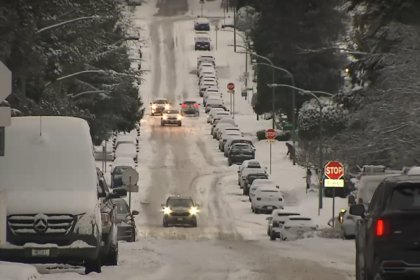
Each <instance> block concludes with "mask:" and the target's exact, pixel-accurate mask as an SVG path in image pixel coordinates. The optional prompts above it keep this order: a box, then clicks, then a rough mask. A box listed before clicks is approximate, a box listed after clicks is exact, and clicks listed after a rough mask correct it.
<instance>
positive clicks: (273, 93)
mask: <svg viewBox="0 0 420 280" xmlns="http://www.w3.org/2000/svg"><path fill="white" fill-rule="evenodd" d="M272 72H273V74H272V75H273V77H272V80H273V84H274V83H275V77H274V68H272ZM271 90H272V97H271V98H272V100H271V102H272V103H273V108H272V111H273V116H272V118H273V129H276V120H275V119H274V111H275V105H274V95H275V90H276V88H275V87H272V88H271Z"/></svg>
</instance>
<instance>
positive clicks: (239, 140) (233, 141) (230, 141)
mask: <svg viewBox="0 0 420 280" xmlns="http://www.w3.org/2000/svg"><path fill="white" fill-rule="evenodd" d="M238 143H243V144H249V145H251V146H252V147H254V143H252V141H251V140H249V139H246V138H244V137H237V138H234V139H228V140H227V141H226V144H225V147H224V148H223V155H224V156H225V157H228V154H229V151H230V148H231V147H232V145H234V144H238Z"/></svg>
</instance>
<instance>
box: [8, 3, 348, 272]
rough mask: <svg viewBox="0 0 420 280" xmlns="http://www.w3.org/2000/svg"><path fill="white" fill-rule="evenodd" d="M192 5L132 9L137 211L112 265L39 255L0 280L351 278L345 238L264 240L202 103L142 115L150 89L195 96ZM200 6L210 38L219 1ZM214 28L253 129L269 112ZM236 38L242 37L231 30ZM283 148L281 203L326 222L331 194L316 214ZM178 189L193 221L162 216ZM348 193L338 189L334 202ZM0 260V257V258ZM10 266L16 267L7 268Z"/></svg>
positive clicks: (262, 151)
mask: <svg viewBox="0 0 420 280" xmlns="http://www.w3.org/2000/svg"><path fill="white" fill-rule="evenodd" d="M199 13H200V5H199V1H198V0H148V1H147V3H144V4H143V5H142V6H138V7H136V8H135V10H134V11H132V16H133V20H134V23H135V24H136V28H138V29H139V30H141V31H140V33H141V34H142V35H141V36H142V39H144V40H145V47H144V48H143V49H142V52H143V61H142V68H143V70H146V71H147V72H146V74H145V75H144V76H143V79H144V80H143V81H142V84H141V86H140V94H141V97H142V100H143V102H144V107H145V108H146V110H145V116H144V118H143V119H142V121H141V137H140V144H139V146H140V151H139V154H138V155H139V166H138V168H137V171H138V172H139V174H140V180H139V186H140V191H139V193H138V194H134V195H133V204H132V207H133V208H132V209H136V210H138V211H139V212H140V214H139V215H138V216H136V226H137V229H138V238H137V241H136V242H135V243H126V242H120V244H119V262H118V266H115V267H110V266H108V267H103V268H102V273H100V274H97V273H91V274H89V275H84V273H83V269H81V268H65V269H64V268H63V269H56V267H55V266H49V265H37V266H36V267H37V269H38V272H37V271H36V270H35V269H34V268H33V267H32V266H28V265H16V267H15V266H14V265H12V266H10V274H7V275H0V280H12V279H13V280H23V279H25V280H26V279H30V277H31V276H33V277H34V278H33V279H35V278H36V279H45V280H55V279H60V280H73V279H98V280H100V279H103V280H111V279H121V280H122V279H125V280H137V279H147V280H169V279H171V280H188V279H191V280H192V279H194V280H198V279H202V280H204V279H212V280H218V279H220V280H221V279H223V280H236V279H242V280H257V279H258V280H275V279H276V280H278V279H284V280H326V279H328V280H345V279H354V278H349V277H351V276H352V275H353V266H354V263H353V256H354V241H353V240H350V241H344V240H341V239H322V238H317V237H315V238H308V239H303V240H297V241H295V242H282V241H279V240H277V241H270V240H269V238H268V236H267V235H266V229H267V221H266V217H268V215H262V214H261V215H256V214H254V213H252V212H251V210H250V207H249V202H248V198H247V197H243V196H241V195H242V190H241V189H239V187H238V185H237V170H238V166H237V165H233V166H230V167H229V166H228V164H227V160H226V158H224V157H223V153H220V152H219V150H218V144H217V141H215V140H214V139H212V137H211V135H210V128H211V126H210V125H208V124H207V123H206V115H207V114H205V112H204V109H203V108H200V116H199V117H185V118H184V119H183V124H182V126H181V127H178V126H161V123H160V121H161V120H160V116H151V115H150V106H149V103H150V102H152V101H153V99H154V98H157V97H165V98H168V100H169V101H170V102H171V103H172V104H173V106H174V108H178V107H179V103H182V102H183V101H184V100H187V99H188V100H195V101H197V102H198V103H202V98H201V97H199V95H198V86H197V76H196V59H197V56H198V55H200V54H202V53H204V52H199V51H194V36H195V32H194V28H193V22H194V19H196V18H197V15H198V14H199ZM204 15H205V16H207V17H208V18H210V21H211V23H212V30H211V32H210V33H211V36H212V42H213V44H214V45H215V44H216V37H215V36H216V34H215V31H214V26H216V25H217V24H219V21H220V19H222V18H223V10H222V9H221V8H220V1H219V0H218V1H208V2H207V3H206V5H205V8H204ZM217 36H218V38H217V44H218V45H217V50H216V46H213V48H214V49H213V52H212V53H213V55H214V56H215V58H216V70H217V71H218V78H219V87H220V89H221V90H222V91H223V92H224V95H225V96H224V101H225V103H226V104H227V105H229V97H228V95H227V93H226V85H227V84H228V83H229V82H234V83H235V84H237V86H238V88H237V96H236V99H237V100H236V101H235V102H236V105H235V106H236V110H235V120H236V122H237V124H238V126H239V128H240V129H241V131H243V132H244V134H245V135H248V136H250V137H253V139H254V138H255V133H256V131H257V130H258V129H265V128H269V127H270V126H271V124H270V121H266V120H260V121H259V122H257V121H256V120H255V119H256V118H255V114H253V113H252V108H251V105H250V104H249V100H245V99H244V98H242V97H241V96H240V81H239V76H240V75H241V73H243V72H244V69H245V65H244V57H243V54H235V53H234V51H233V48H232V47H231V46H229V45H230V44H232V43H233V35H232V33H230V32H222V31H219V32H218V35H217ZM238 42H240V43H239V44H241V43H242V42H241V39H240V38H239V37H238ZM249 67H251V66H249ZM255 139H256V138H255ZM255 146H256V149H257V151H256V159H257V160H259V161H260V162H262V163H263V164H264V165H265V166H268V157H267V155H268V144H267V143H265V141H261V142H256V144H255ZM286 152H287V150H286V147H285V145H284V142H278V143H274V144H273V154H274V156H273V176H272V178H274V179H273V180H277V181H278V183H279V184H280V190H282V189H283V191H284V192H283V194H284V197H285V199H286V207H291V208H288V209H293V210H294V211H301V212H304V214H305V215H307V216H308V215H310V216H311V217H313V218H314V220H316V222H317V223H318V222H319V224H322V225H323V226H326V222H327V221H328V219H329V216H330V212H331V211H330V203H331V200H328V199H325V205H326V208H325V210H323V211H324V212H323V214H324V215H323V216H322V217H320V218H318V216H316V214H317V213H316V209H317V205H316V203H317V198H316V196H317V194H316V193H315V194H308V195H306V194H305V189H304V179H302V178H303V176H304V171H305V170H304V169H302V168H300V167H298V166H293V165H292V164H291V163H290V161H289V160H288V158H287V157H286V156H285V155H286ZM98 166H100V164H99V163H98ZM270 176H271V175H270ZM177 194H180V195H187V196H191V197H192V198H193V199H194V200H195V201H196V202H197V203H198V204H199V205H200V206H201V207H200V213H199V214H198V226H197V227H196V228H192V227H168V228H165V227H163V226H162V207H161V204H162V203H165V201H166V199H167V197H168V196H169V195H177ZM305 195H306V196H305ZM306 200H307V201H308V205H309V206H306V204H305V203H306ZM346 203H347V202H346V200H342V201H341V200H340V199H337V206H336V207H337V208H336V209H337V211H338V210H339V209H340V206H341V205H346ZM317 219H318V220H317ZM3 265H4V264H2V263H0V268H1V267H2V266H3ZM18 266H19V267H21V269H20V271H21V275H16V274H15V273H13V272H12V271H15V270H16V269H19V268H18ZM51 267H54V269H50V268H51ZM1 271H3V270H1ZM5 271H8V270H5ZM38 273H39V274H38ZM3 276H4V277H3Z"/></svg>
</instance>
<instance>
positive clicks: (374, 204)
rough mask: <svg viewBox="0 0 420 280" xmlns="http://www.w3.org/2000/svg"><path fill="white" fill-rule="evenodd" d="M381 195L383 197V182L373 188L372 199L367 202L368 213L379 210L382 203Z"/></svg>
mask: <svg viewBox="0 0 420 280" xmlns="http://www.w3.org/2000/svg"><path fill="white" fill-rule="evenodd" d="M383 197H384V187H383V183H381V184H380V185H379V186H378V187H377V188H376V190H375V192H374V193H373V196H372V200H371V201H370V204H369V209H368V211H367V212H368V213H373V212H375V211H377V210H379V209H380V208H381V206H382V204H383Z"/></svg>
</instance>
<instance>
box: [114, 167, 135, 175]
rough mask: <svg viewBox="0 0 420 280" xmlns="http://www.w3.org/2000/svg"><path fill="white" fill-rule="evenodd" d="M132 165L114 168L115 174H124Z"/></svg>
mask: <svg viewBox="0 0 420 280" xmlns="http://www.w3.org/2000/svg"><path fill="white" fill-rule="evenodd" d="M130 168H132V167H130V166H117V167H115V169H114V174H115V175H122V174H123V173H124V171H126V170H127V169H130Z"/></svg>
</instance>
